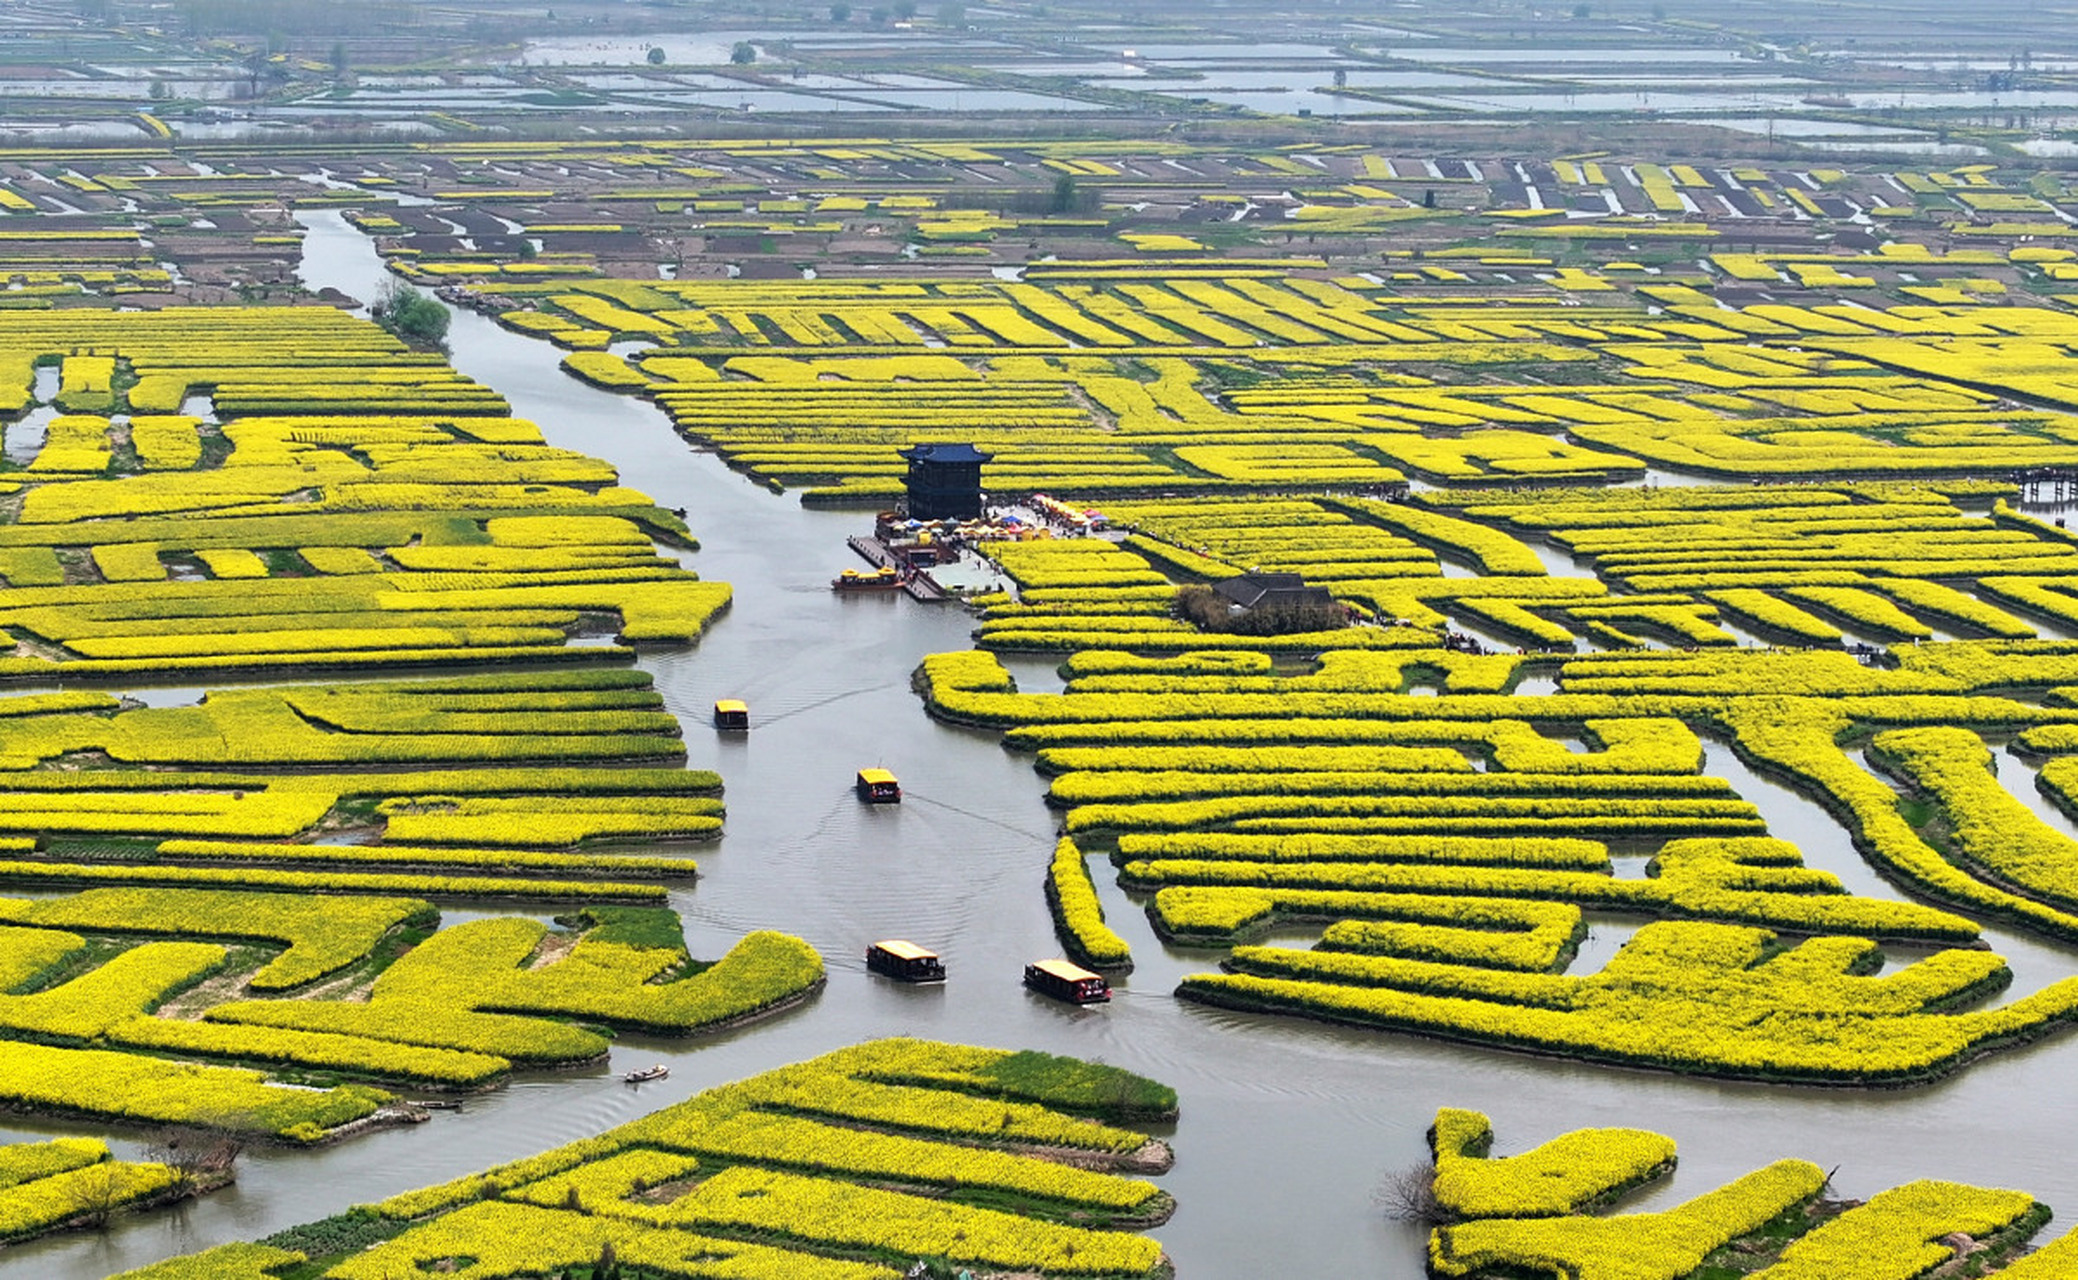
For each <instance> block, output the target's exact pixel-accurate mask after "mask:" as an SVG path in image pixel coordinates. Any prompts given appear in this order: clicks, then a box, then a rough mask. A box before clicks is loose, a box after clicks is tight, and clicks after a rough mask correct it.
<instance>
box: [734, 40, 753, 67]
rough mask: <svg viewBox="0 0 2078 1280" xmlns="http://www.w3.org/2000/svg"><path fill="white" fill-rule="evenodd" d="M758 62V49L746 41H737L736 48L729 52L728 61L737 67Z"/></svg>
mask: <svg viewBox="0 0 2078 1280" xmlns="http://www.w3.org/2000/svg"><path fill="white" fill-rule="evenodd" d="M757 60H758V47H757V46H756V45H754V44H752V43H751V42H750V41H748V40H738V41H737V42H736V47H735V48H733V49H731V50H729V61H731V62H733V63H735V64H736V65H737V66H739V67H747V66H749V65H750V64H751V63H753V62H756V61H757Z"/></svg>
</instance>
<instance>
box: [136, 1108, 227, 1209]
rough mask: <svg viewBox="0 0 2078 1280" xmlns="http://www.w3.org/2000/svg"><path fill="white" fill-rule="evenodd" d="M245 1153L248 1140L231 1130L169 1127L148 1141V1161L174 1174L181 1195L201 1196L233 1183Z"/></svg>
mask: <svg viewBox="0 0 2078 1280" xmlns="http://www.w3.org/2000/svg"><path fill="white" fill-rule="evenodd" d="M244 1153H245V1139H243V1138H241V1137H240V1136H239V1135H238V1134H236V1133H233V1132H231V1131H230V1130H227V1129H208V1128H197V1127H194V1126H189V1125H167V1126H166V1127H165V1128H163V1129H158V1130H154V1131H153V1132H152V1134H151V1135H150V1136H149V1137H148V1138H147V1139H146V1140H145V1145H144V1154H145V1158H146V1159H148V1160H152V1161H155V1162H157V1163H159V1164H163V1165H165V1166H166V1167H167V1168H169V1169H171V1170H173V1179H174V1183H173V1185H174V1191H175V1193H176V1194H178V1195H183V1196H189V1195H199V1194H201V1193H202V1192H203V1191H207V1190H209V1189H210V1188H211V1187H214V1186H216V1185H218V1184H219V1183H222V1182H226V1181H229V1180H230V1177H231V1172H232V1167H233V1166H234V1165H235V1164H236V1163H237V1161H238V1157H239V1156H241V1155H243V1154H244Z"/></svg>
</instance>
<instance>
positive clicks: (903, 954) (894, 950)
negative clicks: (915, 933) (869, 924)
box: [873, 938, 938, 960]
mask: <svg viewBox="0 0 2078 1280" xmlns="http://www.w3.org/2000/svg"><path fill="white" fill-rule="evenodd" d="M873 945H874V947H875V948H877V949H879V950H881V951H885V952H887V953H888V954H889V955H891V956H894V957H895V958H896V959H898V960H936V959H937V958H938V953H937V952H935V951H926V950H924V949H923V948H922V947H919V946H917V945H916V944H915V943H914V942H909V941H906V940H904V939H902V938H889V939H888V940H887V941H885V942H876V943H874V944H873Z"/></svg>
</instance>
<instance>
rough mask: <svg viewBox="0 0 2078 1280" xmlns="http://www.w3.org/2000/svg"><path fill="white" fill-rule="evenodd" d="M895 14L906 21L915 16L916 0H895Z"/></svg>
mask: <svg viewBox="0 0 2078 1280" xmlns="http://www.w3.org/2000/svg"><path fill="white" fill-rule="evenodd" d="M895 16H896V17H897V18H900V19H901V20H902V21H904V22H907V21H909V20H910V19H911V18H914V17H915V16H916V0H895Z"/></svg>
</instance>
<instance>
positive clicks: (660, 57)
mask: <svg viewBox="0 0 2078 1280" xmlns="http://www.w3.org/2000/svg"><path fill="white" fill-rule="evenodd" d="M649 65H650V66H652V67H661V66H663V65H664V46H662V45H658V44H653V45H651V46H650V47H649Z"/></svg>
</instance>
